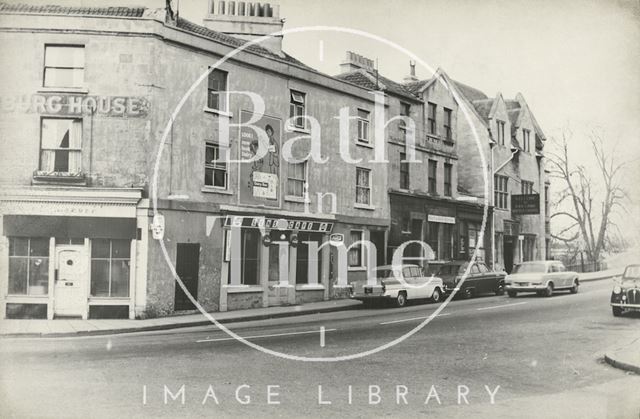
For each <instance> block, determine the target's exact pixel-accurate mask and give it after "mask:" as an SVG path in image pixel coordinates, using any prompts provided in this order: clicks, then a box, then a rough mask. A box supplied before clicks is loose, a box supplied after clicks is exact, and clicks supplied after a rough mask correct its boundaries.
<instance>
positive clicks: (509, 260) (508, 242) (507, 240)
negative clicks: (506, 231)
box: [502, 236, 516, 274]
mask: <svg viewBox="0 0 640 419" xmlns="http://www.w3.org/2000/svg"><path fill="white" fill-rule="evenodd" d="M515 245H516V237H515V236H504V244H503V249H502V254H503V255H504V270H505V271H506V272H507V273H509V274H510V273H511V271H512V270H513V250H514V247H515Z"/></svg>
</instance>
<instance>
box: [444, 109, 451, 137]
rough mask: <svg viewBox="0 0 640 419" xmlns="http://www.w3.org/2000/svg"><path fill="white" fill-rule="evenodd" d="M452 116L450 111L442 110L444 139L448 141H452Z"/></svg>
mask: <svg viewBox="0 0 640 419" xmlns="http://www.w3.org/2000/svg"><path fill="white" fill-rule="evenodd" d="M452 114H453V112H452V111H451V109H447V108H444V138H445V139H446V140H448V141H453V130H452V128H451V123H452Z"/></svg>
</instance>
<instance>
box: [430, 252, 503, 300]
mask: <svg viewBox="0 0 640 419" xmlns="http://www.w3.org/2000/svg"><path fill="white" fill-rule="evenodd" d="M468 266H469V262H468V261H454V262H448V263H445V264H444V265H442V266H441V267H440V269H438V273H437V274H436V276H438V277H440V278H442V282H443V284H444V289H445V293H446V294H451V293H452V292H453V290H454V289H456V288H459V290H458V292H457V294H456V296H460V297H462V298H471V297H473V296H474V295H480V294H488V293H493V294H496V295H503V294H504V278H505V277H506V276H507V273H506V272H503V271H492V270H491V269H489V268H488V267H487V265H485V264H484V263H483V262H474V263H473V265H471V269H470V270H469V275H467V277H466V279H465V281H464V283H463V284H462V285H461V286H459V285H458V284H459V283H460V281H461V280H462V277H463V276H464V273H465V272H466V270H467V267H468Z"/></svg>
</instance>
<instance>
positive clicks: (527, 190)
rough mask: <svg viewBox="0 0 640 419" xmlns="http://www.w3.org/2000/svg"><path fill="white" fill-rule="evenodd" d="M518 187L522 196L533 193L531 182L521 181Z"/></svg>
mask: <svg viewBox="0 0 640 419" xmlns="http://www.w3.org/2000/svg"><path fill="white" fill-rule="evenodd" d="M520 186H521V188H522V194H523V195H531V194H532V193H533V182H529V181H526V180H523V181H522V183H521V185H520Z"/></svg>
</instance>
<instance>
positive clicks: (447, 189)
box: [444, 163, 453, 196]
mask: <svg viewBox="0 0 640 419" xmlns="http://www.w3.org/2000/svg"><path fill="white" fill-rule="evenodd" d="M452 172H453V165H451V164H449V163H445V164H444V196H451V194H452V187H451V177H452Z"/></svg>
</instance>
